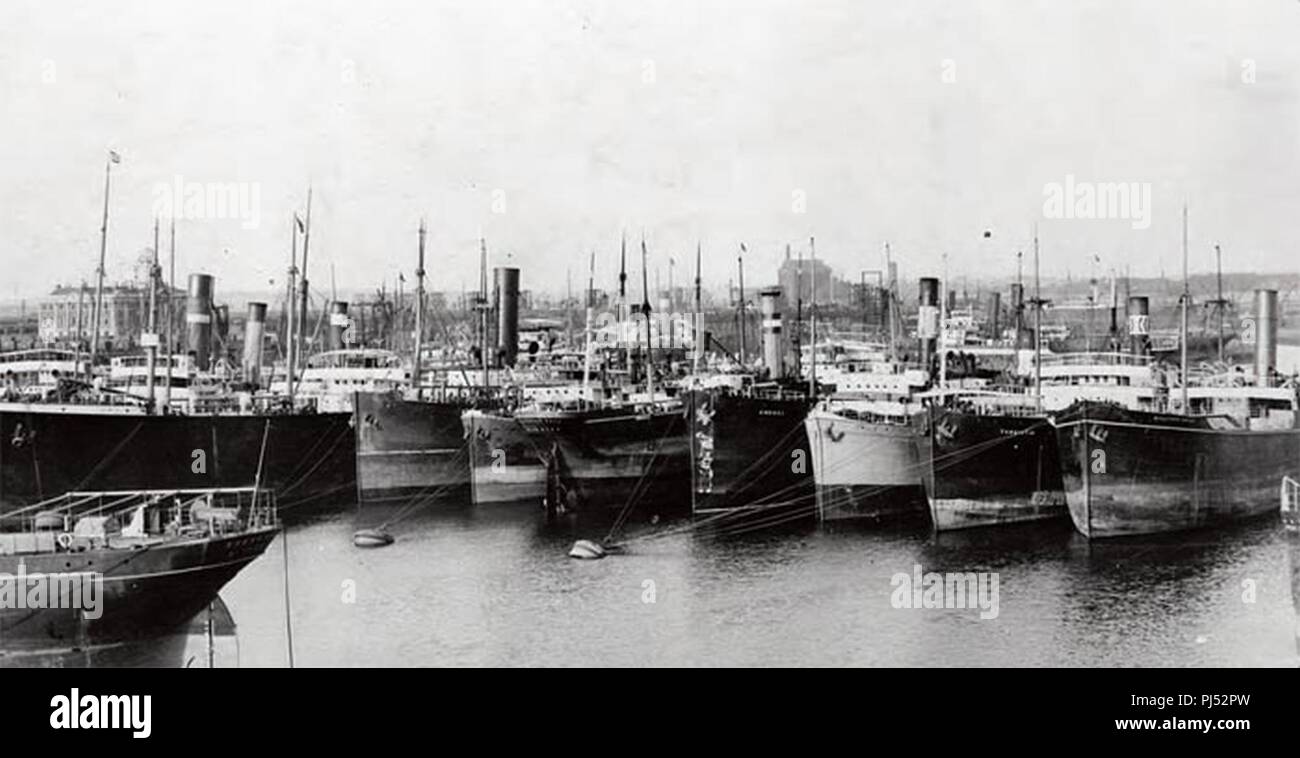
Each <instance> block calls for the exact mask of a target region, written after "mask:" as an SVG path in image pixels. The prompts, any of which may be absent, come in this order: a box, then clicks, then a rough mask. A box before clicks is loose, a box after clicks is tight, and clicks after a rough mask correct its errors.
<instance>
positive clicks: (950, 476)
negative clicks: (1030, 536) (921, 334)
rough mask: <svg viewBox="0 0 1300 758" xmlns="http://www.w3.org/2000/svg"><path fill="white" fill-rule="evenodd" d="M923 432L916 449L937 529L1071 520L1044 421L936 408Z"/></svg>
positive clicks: (1050, 435) (1052, 439) (1053, 437)
mask: <svg viewBox="0 0 1300 758" xmlns="http://www.w3.org/2000/svg"><path fill="white" fill-rule="evenodd" d="M921 426H922V429H921V434H920V435H919V436H918V438H917V450H918V453H919V456H920V462H921V472H922V482H923V483H924V485H925V492H926V497H927V499H928V500H929V503H930V520H931V522H932V523H933V524H934V528H935V529H936V530H938V531H947V530H952V529H968V528H971V527H978V526H995V525H998V524H1010V523H1017V522H1023V521H1042V520H1048V519H1064V518H1065V517H1066V510H1067V509H1066V506H1065V492H1064V489H1063V485H1062V483H1061V468H1060V459H1059V456H1058V454H1057V449H1056V434H1055V431H1054V430H1053V429H1052V426H1051V424H1050V423H1049V422H1048V420H1047V418H1046V417H1045V416H1039V415H1008V414H985V413H976V412H971V411H963V410H959V409H954V408H934V409H931V410H930V411H929V414H928V416H927V418H926V419H925V420H924V421H923V422H922V425H921Z"/></svg>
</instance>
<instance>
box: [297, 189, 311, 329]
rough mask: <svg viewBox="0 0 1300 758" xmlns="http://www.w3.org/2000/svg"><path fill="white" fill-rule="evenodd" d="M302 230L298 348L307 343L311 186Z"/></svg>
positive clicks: (308, 191)
mask: <svg viewBox="0 0 1300 758" xmlns="http://www.w3.org/2000/svg"><path fill="white" fill-rule="evenodd" d="M303 224H304V225H303V232H302V278H301V279H299V280H298V332H299V334H298V350H299V351H300V352H301V351H302V350H303V348H304V347H305V346H306V344H307V297H308V294H309V290H308V288H307V248H308V247H309V246H310V245H311V187H308V188H307V218H306V219H304V222H303Z"/></svg>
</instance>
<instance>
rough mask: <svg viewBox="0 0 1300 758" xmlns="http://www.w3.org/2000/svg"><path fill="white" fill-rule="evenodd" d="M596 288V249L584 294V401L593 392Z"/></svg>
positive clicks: (590, 263) (589, 268)
mask: <svg viewBox="0 0 1300 758" xmlns="http://www.w3.org/2000/svg"><path fill="white" fill-rule="evenodd" d="M595 288H596V251H595V250H592V251H591V259H590V260H589V261H588V263H587V289H586V291H585V292H583V294H582V302H583V304H584V306H585V308H584V314H585V315H584V320H583V327H582V338H583V343H582V402H583V403H586V402H587V398H588V397H589V396H590V394H591V293H592V290H594V289H595Z"/></svg>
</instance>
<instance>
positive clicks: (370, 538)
mask: <svg viewBox="0 0 1300 758" xmlns="http://www.w3.org/2000/svg"><path fill="white" fill-rule="evenodd" d="M352 544H353V545H356V546H357V547H387V546H389V545H391V544H393V535H391V534H389V533H388V532H385V531H383V530H381V529H361V530H360V531H357V532H355V533H354V534H353V535H352Z"/></svg>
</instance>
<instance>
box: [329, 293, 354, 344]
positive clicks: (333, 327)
mask: <svg viewBox="0 0 1300 758" xmlns="http://www.w3.org/2000/svg"><path fill="white" fill-rule="evenodd" d="M350 323H352V322H351V321H350V320H349V319H348V304H347V303H344V302H340V301H337V300H336V301H334V302H332V303H330V328H329V332H328V334H329V341H328V343H327V345H328V349H329V350H342V349H343V333H344V332H345V331H346V330H347V328H348V325H349V324H350Z"/></svg>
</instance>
